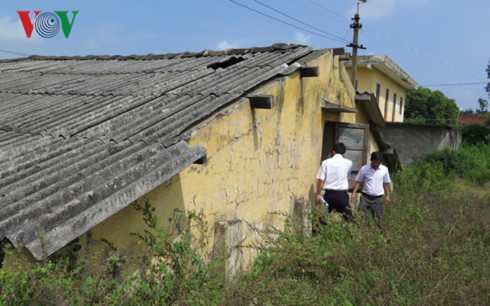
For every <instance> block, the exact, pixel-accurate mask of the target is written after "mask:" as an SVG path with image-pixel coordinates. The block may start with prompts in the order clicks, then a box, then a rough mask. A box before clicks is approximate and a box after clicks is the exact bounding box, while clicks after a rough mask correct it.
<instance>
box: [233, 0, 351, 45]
mask: <svg viewBox="0 0 490 306" xmlns="http://www.w3.org/2000/svg"><path fill="white" fill-rule="evenodd" d="M228 1H230V2H232V3H235V4H236V5H239V6H241V7H244V8H246V9H248V10H251V11H253V12H255V13H257V14H260V15H263V16H266V17H268V18H271V19H274V20H275V21H278V22H281V23H284V24H286V25H288V26H291V27H293V28H296V29H299V30H302V31H305V32H308V33H311V34H314V35H318V36H321V37H323V38H326V39H331V40H334V41H338V42H341V43H345V42H346V40H344V39H343V38H342V40H339V39H335V38H332V37H328V36H325V35H323V34H320V33H316V32H313V31H310V30H308V29H305V28H302V27H299V26H297V25H294V24H292V23H289V22H287V21H284V20H281V19H279V18H276V17H273V16H271V15H268V14H266V13H264V12H261V11H259V10H256V9H254V8H251V7H249V6H246V5H244V4H241V3H238V2H236V1H234V0H228Z"/></svg>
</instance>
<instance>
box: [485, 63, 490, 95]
mask: <svg viewBox="0 0 490 306" xmlns="http://www.w3.org/2000/svg"><path fill="white" fill-rule="evenodd" d="M487 77H488V79H489V80H490V60H489V61H488V66H487ZM485 90H486V91H487V93H488V97H489V98H490V82H488V84H487V86H486V87H485Z"/></svg>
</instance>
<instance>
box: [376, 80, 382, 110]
mask: <svg viewBox="0 0 490 306" xmlns="http://www.w3.org/2000/svg"><path fill="white" fill-rule="evenodd" d="M380 94H381V85H380V84H379V83H378V84H376V103H378V105H379V95H380Z"/></svg>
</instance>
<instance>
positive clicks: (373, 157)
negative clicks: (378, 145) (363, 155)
mask: <svg viewBox="0 0 490 306" xmlns="http://www.w3.org/2000/svg"><path fill="white" fill-rule="evenodd" d="M371 160H379V161H383V153H381V152H379V151H376V152H373V153H371Z"/></svg>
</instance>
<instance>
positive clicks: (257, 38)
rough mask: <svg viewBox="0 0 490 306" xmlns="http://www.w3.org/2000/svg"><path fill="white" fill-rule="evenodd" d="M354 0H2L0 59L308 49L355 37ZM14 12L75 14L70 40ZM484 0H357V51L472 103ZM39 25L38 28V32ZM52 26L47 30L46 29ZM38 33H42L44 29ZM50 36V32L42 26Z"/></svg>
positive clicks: (485, 54) (487, 4) (481, 70)
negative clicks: (31, 25) (29, 27)
mask: <svg viewBox="0 0 490 306" xmlns="http://www.w3.org/2000/svg"><path fill="white" fill-rule="evenodd" d="M357 6H358V1H354V0H207V1H203V0H179V1H175V0H174V1H169V0H161V1H150V0H140V1H126V0H118V1H115V0H104V1H95V0H84V1H74V0H70V1H67V0H59V1H48V0H45V1H39V0H36V1H34V0H15V1H14V0H2V3H1V6H0V59H5V58H17V57H25V56H29V55H47V56H50V55H68V56H72V55H82V56H83V55H103V54H108V55H131V54H138V55H145V54H165V53H180V52H185V51H193V52H199V51H202V50H224V49H227V48H249V47H253V46H257V47H263V46H270V45H272V44H274V43H278V42H281V43H296V44H304V45H310V46H313V47H314V48H315V49H322V48H337V47H345V48H346V51H347V52H352V50H351V48H349V47H347V46H346V45H347V44H349V42H351V41H352V36H353V32H352V29H351V28H350V26H349V25H350V24H351V23H352V20H351V17H353V15H354V14H355V12H356V10H357ZM17 11H31V13H30V14H29V17H30V19H31V20H30V21H31V22H32V20H33V19H34V13H33V11H41V14H42V13H53V12H55V11H68V14H67V17H68V18H67V20H68V22H72V18H73V13H72V11H78V13H77V14H76V16H75V19H74V20H73V23H72V27H71V31H70V32H69V36H68V38H66V37H65V35H64V34H63V31H62V30H60V31H59V33H58V34H57V35H55V36H54V37H52V38H43V37H41V36H40V35H39V34H38V33H39V31H37V30H36V29H34V30H33V31H32V35H31V37H30V38H27V35H26V31H25V29H24V27H23V24H22V22H21V18H20V16H19V14H18V13H17ZM489 13H490V1H489V0H468V1H460V0H368V1H367V2H366V3H360V4H359V15H360V17H361V20H360V22H361V24H362V25H363V27H362V29H361V31H360V33H359V44H362V45H363V46H364V47H366V49H365V50H359V55H373V54H384V55H387V56H388V57H389V58H391V59H392V60H393V61H394V62H395V63H396V64H397V65H398V66H400V67H401V68H402V69H403V70H404V71H405V72H407V73H408V74H409V75H410V76H411V77H412V78H413V79H414V80H415V81H416V82H417V83H418V84H419V85H421V86H424V87H427V88H430V89H431V90H439V91H441V92H442V93H444V95H446V96H447V97H448V98H451V99H455V100H456V103H457V104H458V107H459V108H460V109H463V110H466V109H470V108H471V109H473V110H475V109H477V108H478V107H479V104H478V99H479V98H483V99H486V100H489V96H488V94H487V92H486V91H485V89H484V88H485V85H486V82H488V81H489V80H488V78H487V73H486V68H487V65H488V64H489V60H490V38H489V37H490V36H489V34H488V33H487V32H488V29H487V30H485V27H486V25H487V24H488V15H489ZM40 31H41V30H40ZM48 31H49V30H48ZM41 32H42V31H41ZM48 34H49V32H48Z"/></svg>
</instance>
